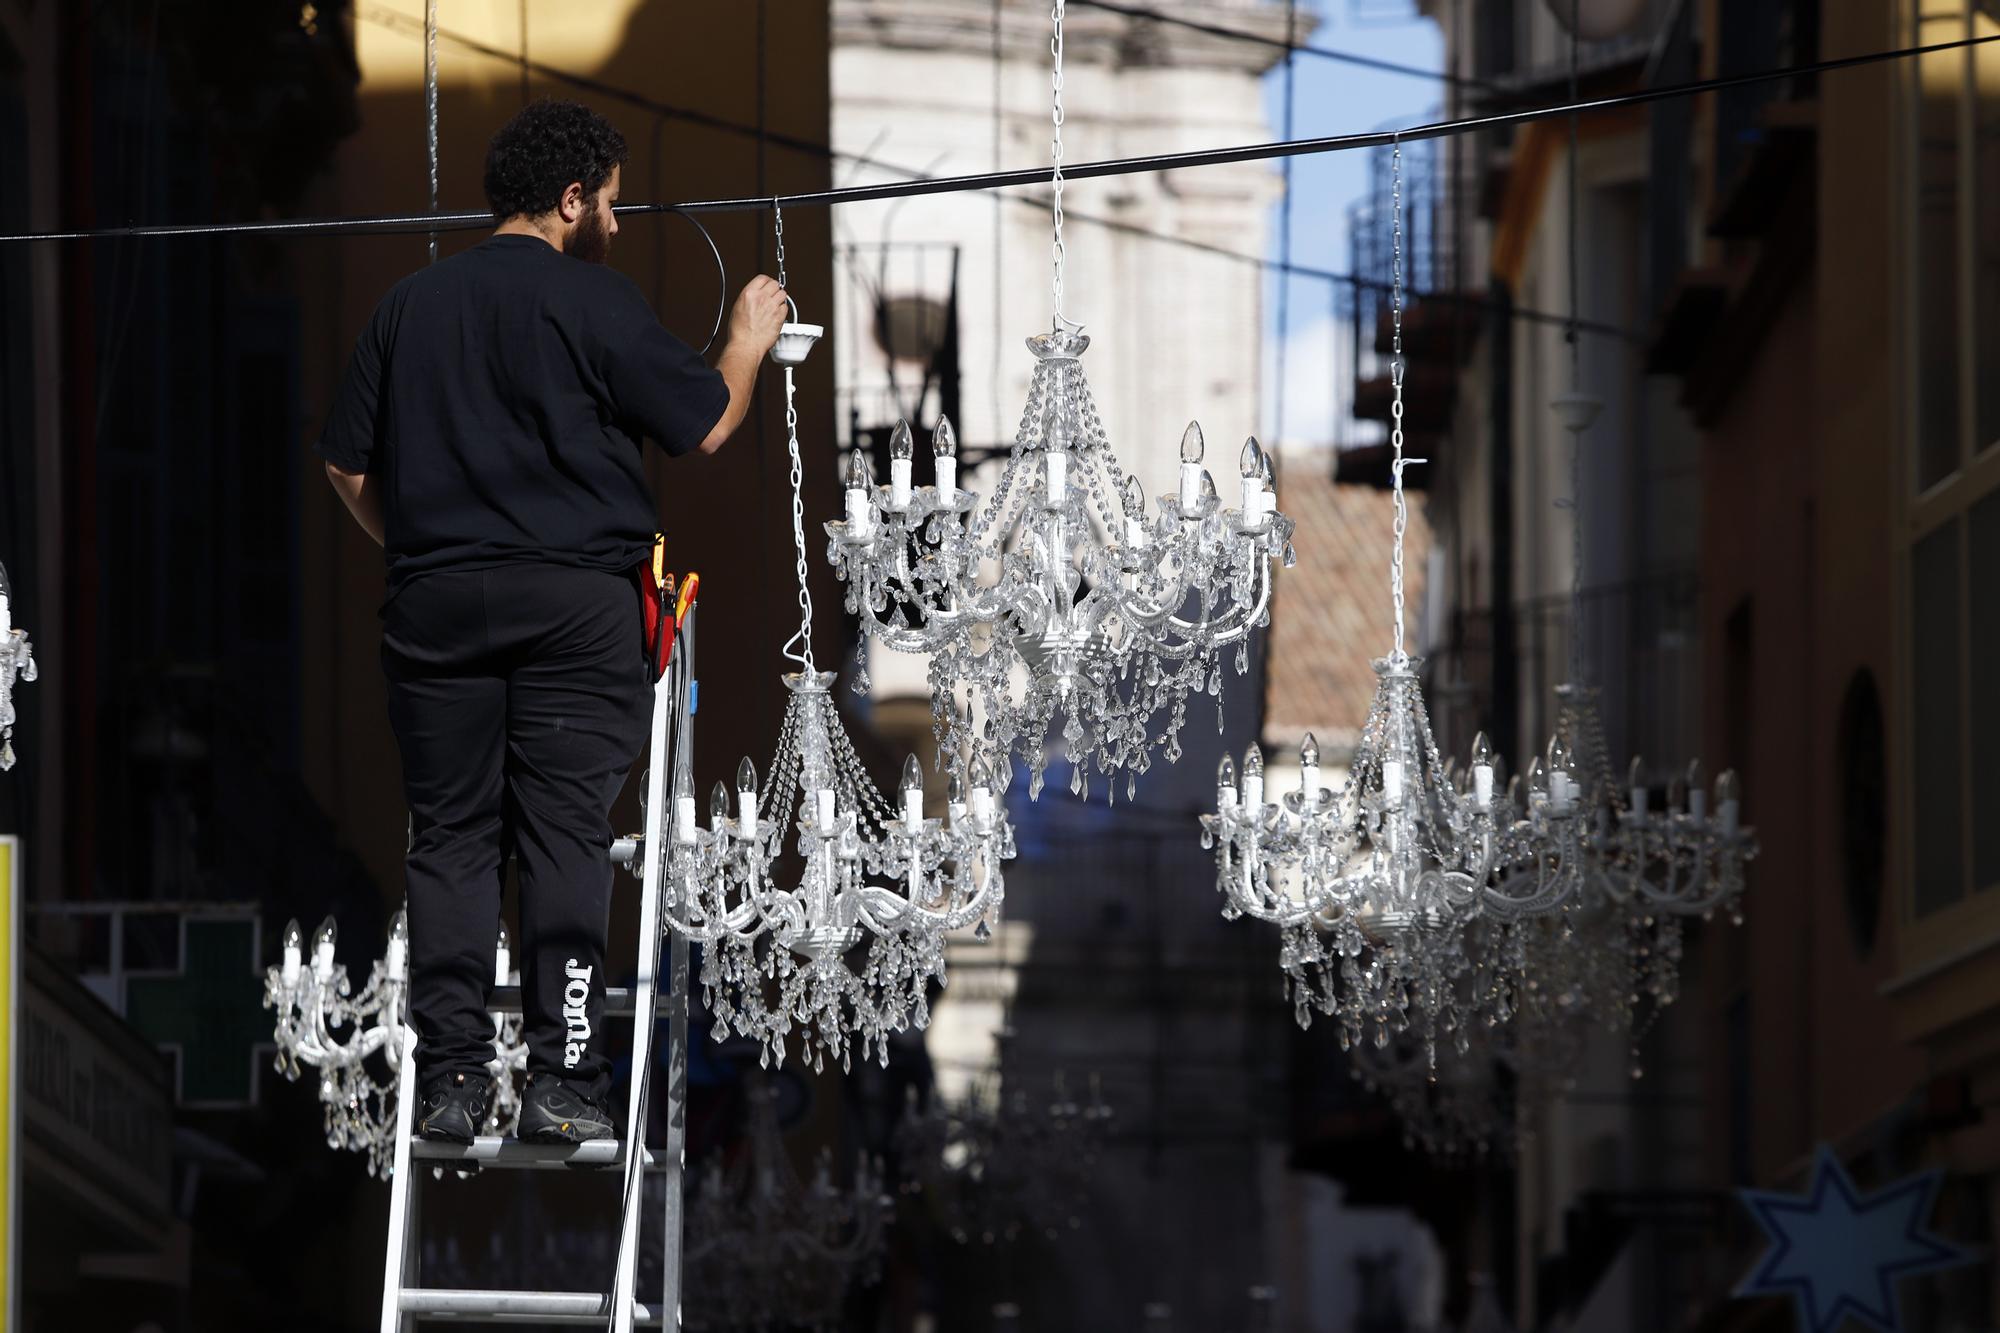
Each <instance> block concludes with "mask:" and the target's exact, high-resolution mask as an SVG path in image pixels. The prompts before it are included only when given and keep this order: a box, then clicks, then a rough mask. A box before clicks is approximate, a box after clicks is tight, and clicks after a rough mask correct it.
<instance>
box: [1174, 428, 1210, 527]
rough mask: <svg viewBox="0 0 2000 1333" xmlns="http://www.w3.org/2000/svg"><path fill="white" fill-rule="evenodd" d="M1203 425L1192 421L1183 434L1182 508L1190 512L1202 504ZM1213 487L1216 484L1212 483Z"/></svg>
mask: <svg viewBox="0 0 2000 1333" xmlns="http://www.w3.org/2000/svg"><path fill="white" fill-rule="evenodd" d="M1202 449H1203V446H1202V439H1201V423H1200V422H1198V421H1190V422H1188V424H1187V429H1186V430H1184V431H1182V432H1181V508H1182V510H1184V511H1190V510H1192V509H1194V507H1195V506H1196V505H1197V504H1199V503H1201V479H1202V476H1203V473H1202V468H1201V455H1202ZM1209 484H1210V485H1211V486H1213V485H1214V484H1215V483H1214V482H1212V481H1211V482H1210V483H1209Z"/></svg>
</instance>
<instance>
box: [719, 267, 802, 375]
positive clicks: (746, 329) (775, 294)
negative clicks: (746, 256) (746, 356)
mask: <svg viewBox="0 0 2000 1333" xmlns="http://www.w3.org/2000/svg"><path fill="white" fill-rule="evenodd" d="M790 313H791V311H790V306H789V304H788V303H787V301H786V299H785V289H784V288H783V287H780V286H779V285H778V282H777V279H775V278H770V277H766V276H765V275H764V274H762V273H760V274H758V275H757V276H756V277H754V278H752V279H750V281H749V283H748V284H746V285H745V286H744V288H743V291H742V292H741V293H740V294H739V295H738V296H737V298H736V304H735V306H734V307H732V308H731V310H730V312H729V340H730V341H731V342H741V343H742V344H743V345H744V346H745V347H746V348H747V349H748V350H750V352H751V354H752V355H754V356H758V357H762V356H763V355H764V354H765V353H766V352H768V351H770V350H771V347H772V345H773V344H775V343H776V342H777V341H778V330H779V329H780V328H781V327H782V326H783V325H784V322H785V319H786V317H787V316H788V315H789V314H790Z"/></svg>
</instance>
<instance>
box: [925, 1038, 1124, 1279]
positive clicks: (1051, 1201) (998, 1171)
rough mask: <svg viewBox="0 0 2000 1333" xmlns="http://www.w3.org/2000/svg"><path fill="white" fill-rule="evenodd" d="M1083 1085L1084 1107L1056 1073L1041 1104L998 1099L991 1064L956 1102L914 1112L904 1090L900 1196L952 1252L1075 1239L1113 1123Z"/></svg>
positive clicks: (932, 1100) (939, 1101) (1094, 1088)
mask: <svg viewBox="0 0 2000 1333" xmlns="http://www.w3.org/2000/svg"><path fill="white" fill-rule="evenodd" d="M1089 1084H1090V1100H1089V1101H1088V1102H1079V1101H1077V1100H1076V1099H1075V1097H1074V1096H1072V1095H1071V1093H1070V1091H1069V1088H1068V1084H1067V1080H1066V1079H1065V1078H1064V1076H1063V1074H1062V1072H1061V1071H1060V1070H1058V1071H1057V1072H1056V1075H1055V1079H1054V1083H1053V1087H1052V1091H1051V1095H1050V1096H1049V1097H1048V1098H1046V1099H1041V1098H1037V1097H1034V1096H1031V1095H1030V1094H1029V1093H1028V1092H1026V1091H1025V1090H1022V1089H1018V1088H1016V1089H1008V1090H1004V1091H1003V1089H1002V1087H1001V1071H1000V1068H999V1065H998V1063H997V1062H996V1064H995V1065H994V1066H993V1067H992V1068H989V1069H988V1070H986V1071H985V1072H984V1073H983V1074H982V1075H981V1076H980V1077H979V1078H977V1079H975V1080H974V1081H973V1084H972V1086H971V1088H970V1089H969V1090H968V1092H967V1094H966V1096H965V1097H964V1098H962V1099H961V1100H959V1101H956V1102H952V1103H949V1104H947V1103H946V1102H945V1100H944V1099H943V1098H942V1097H941V1096H940V1095H938V1093H937V1092H936V1091H935V1090H933V1092H932V1093H931V1096H930V1097H929V1099H928V1100H927V1101H921V1102H920V1100H919V1098H918V1096H917V1090H916V1089H915V1088H911V1089H910V1091H909V1099H908V1101H907V1102H906V1104H905V1106H904V1109H903V1118H902V1119H901V1120H900V1121H899V1122H898V1123H897V1125H896V1132H895V1139H894V1144H895V1153H896V1160H897V1163H898V1164H899V1167H900V1170H901V1173H902V1175H903V1177H904V1181H905V1183H904V1189H905V1191H906V1192H908V1193H912V1194H921V1195H923V1196H924V1198H925V1199H926V1201H927V1202H928V1203H929V1205H930V1207H931V1210H932V1211H933V1212H934V1213H935V1214H936V1215H937V1216H938V1218H939V1220H940V1222H941V1224H942V1225H943V1227H944V1229H945V1231H946V1233H947V1234H948V1235H950V1236H951V1238H952V1239H953V1240H955V1241H957V1242H958V1243H959V1244H961V1245H964V1244H968V1243H970V1242H971V1241H973V1240H975V1239H976V1240H978V1241H979V1242H980V1243H982V1244H985V1245H993V1244H998V1243H1001V1242H1011V1241H1013V1240H1015V1239H1017V1238H1018V1237H1019V1236H1020V1235H1021V1234H1022V1233H1023V1232H1024V1231H1025V1232H1027V1233H1030V1234H1038V1235H1041V1236H1043V1237H1045V1238H1047V1239H1049V1240H1055V1239H1057V1238H1058V1237H1059V1236H1061V1235H1062V1233H1063V1232H1064V1231H1066V1230H1067V1231H1074V1230H1076V1229H1077V1228H1079V1227H1080V1226H1081V1225H1082V1218H1081V1216H1080V1213H1081V1211H1082V1207H1083V1202H1084V1200H1085V1198H1086V1196H1087V1195H1088V1193H1089V1190H1090V1185H1091V1182H1092V1179H1093V1177H1094V1174H1095V1170H1096V1166H1097V1160H1098V1156H1099V1154H1100V1153H1101V1152H1102V1151H1103V1148H1104V1143H1105V1140H1106V1138H1107V1136H1108V1135H1109V1133H1110V1128H1111V1121H1112V1118H1113V1116H1112V1110H1111V1108H1110V1107H1109V1106H1107V1105H1106V1104H1105V1102H1104V1098H1103V1094H1102V1092H1101V1091H1100V1088H1099V1082H1098V1076H1097V1075H1096V1073H1094V1072H1093V1073H1092V1074H1091V1075H1090V1079H1089Z"/></svg>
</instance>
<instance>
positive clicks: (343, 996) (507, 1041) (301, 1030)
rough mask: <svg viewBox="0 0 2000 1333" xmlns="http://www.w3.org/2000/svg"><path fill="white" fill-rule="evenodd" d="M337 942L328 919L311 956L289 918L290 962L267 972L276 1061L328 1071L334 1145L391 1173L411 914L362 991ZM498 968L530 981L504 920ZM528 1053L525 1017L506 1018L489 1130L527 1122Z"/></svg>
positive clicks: (326, 1107)
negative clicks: (520, 1082)
mask: <svg viewBox="0 0 2000 1333" xmlns="http://www.w3.org/2000/svg"><path fill="white" fill-rule="evenodd" d="M337 938H338V932H337V931H336V930H335V927H334V924H333V918H332V917H328V918H327V919H326V920H325V921H324V922H322V923H321V924H320V928H319V929H318V930H317V931H315V932H314V933H313V940H312V957H311V958H310V960H308V959H307V957H306V954H305V936H304V933H303V932H302V931H300V929H299V923H298V922H297V921H290V922H287V923H286V925H285V934H284V939H283V944H282V954H281V961H280V962H279V963H278V964H277V965H276V966H274V967H270V968H267V969H265V974H264V1007H265V1008H266V1009H271V1010H275V1011H276V1013H277V1022H276V1025H275V1027H274V1028H273V1030H272V1040H273V1041H274V1042H275V1043H276V1045H277V1055H276V1057H275V1059H274V1061H273V1063H274V1066H275V1068H276V1069H277V1071H278V1072H279V1073H281V1074H283V1075H284V1076H285V1077H286V1078H287V1079H290V1080H297V1079H298V1077H299V1075H300V1073H301V1071H302V1070H303V1069H305V1068H308V1067H311V1068H316V1069H318V1070H319V1099H320V1104H321V1108H322V1110H323V1112H324V1115H325V1122H326V1142H327V1146H328V1147H330V1148H335V1149H339V1150H341V1151H345V1152H357V1153H362V1154H364V1155H365V1156H366V1157H367V1159H368V1174H369V1175H371V1176H380V1177H383V1178H385V1179H386V1178H387V1177H388V1175H389V1172H390V1169H391V1167H392V1166H393V1165H394V1163H395V1156H396V1143H395V1133H396V1085H397V1073H398V1071H399V1070H400V1069H401V1067H402V1060H403V1050H402V1043H401V1042H400V1041H398V1040H396V1036H397V1034H399V1033H401V1032H402V1030H403V1027H404V1025H405V1024H406V1023H407V1022H408V1021H409V957H410V935H409V925H408V920H407V918H406V917H405V916H404V914H403V911H402V909H400V908H399V909H397V912H396V915H395V916H394V917H393V918H392V919H391V920H390V922H389V941H388V947H387V948H386V949H384V951H383V954H382V956H381V957H380V958H377V959H375V960H374V962H373V964H372V965H371V966H370V967H369V970H368V981H367V983H366V984H365V985H363V986H362V987H361V989H360V991H359V992H356V991H355V990H354V988H353V985H352V983H351V982H350V981H349V979H348V975H347V968H346V966H345V965H344V964H342V963H339V962H336V961H335V959H334V945H335V943H336V940H337ZM493 967H494V972H493V982H494V984H495V985H497V986H508V985H519V984H520V981H519V974H518V973H516V972H515V971H514V970H513V962H512V953H511V950H510V949H509V946H508V940H507V928H506V927H505V926H504V925H503V926H501V928H500V938H499V944H498V946H497V947H496V949H495V952H494V964H493ZM527 1054H528V1047H527V1042H526V1041H525V1040H524V1039H523V1038H522V1035H521V1016H520V1015H519V1014H518V1013H514V1014H506V1015H496V1016H495V1017H494V1033H493V1059H492V1060H490V1061H488V1062H487V1072H488V1073H489V1074H490V1075H492V1078H493V1099H492V1102H491V1103H490V1105H489V1107H488V1110H487V1117H486V1126H485V1130H486V1132H487V1133H489V1134H508V1133H512V1132H513V1128H514V1124H515V1122H516V1121H517V1120H518V1119H519V1118H520V1112H521V1101H520V1094H519V1092H518V1091H517V1090H516V1084H515V1076H516V1075H518V1074H519V1073H520V1071H521V1070H522V1068H523V1067H524V1066H525V1064H526V1062H527Z"/></svg>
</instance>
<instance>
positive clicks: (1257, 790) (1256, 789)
mask: <svg viewBox="0 0 2000 1333" xmlns="http://www.w3.org/2000/svg"><path fill="white" fill-rule="evenodd" d="M1263 805H1264V751H1263V749H1262V748H1260V747H1259V746H1257V745H1255V744H1253V745H1251V747H1250V748H1249V749H1247V750H1245V751H1244V752H1243V808H1244V810H1245V811H1246V812H1247V813H1248V814H1249V815H1250V817H1251V818H1252V819H1255V818H1256V817H1257V812H1258V811H1259V810H1261V809H1262V808H1263Z"/></svg>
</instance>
